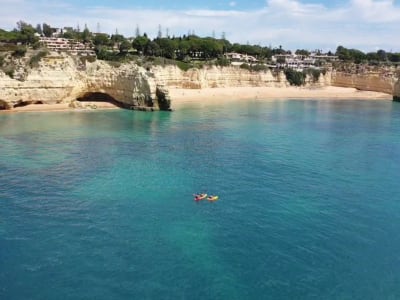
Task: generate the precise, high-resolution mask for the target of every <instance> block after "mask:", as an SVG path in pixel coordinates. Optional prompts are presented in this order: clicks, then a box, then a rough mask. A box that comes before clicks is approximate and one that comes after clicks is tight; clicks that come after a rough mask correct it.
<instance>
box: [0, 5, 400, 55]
mask: <svg viewBox="0 0 400 300" xmlns="http://www.w3.org/2000/svg"><path fill="white" fill-rule="evenodd" d="M307 1H308V0H267V1H266V2H265V3H264V5H263V6H262V7H259V8H258V9H253V10H248V9H246V10H240V9H239V8H238V5H233V4H234V3H235V4H236V2H234V1H232V2H230V7H231V8H230V9H227V10H217V9H210V8H208V9H181V10H168V9H167V10H161V9H150V8H138V7H131V8H130V9H127V8H124V9H118V8H113V7H108V6H107V7H106V6H97V7H85V6H84V4H80V5H79V6H75V5H73V4H72V2H68V1H67V0H64V1H59V2H57V4H49V3H48V2H47V1H46V2H45V1H40V0H38V1H35V2H33V1H28V0H13V1H11V0H0V7H2V9H1V11H0V20H1V21H0V27H1V28H5V29H12V28H13V27H15V24H16V22H17V21H19V20H24V21H27V22H29V23H31V24H33V25H35V24H37V23H43V22H46V23H48V24H50V25H52V26H58V27H61V26H73V27H76V26H77V24H80V27H81V28H83V26H84V24H87V25H88V27H89V29H91V30H92V31H95V30H96V28H97V24H100V27H101V31H103V32H108V33H114V32H115V30H116V29H118V32H119V33H122V34H124V35H126V36H133V35H134V33H135V28H136V24H138V25H139V27H140V30H141V32H146V33H147V34H148V35H149V36H150V37H154V36H156V34H157V31H158V25H159V24H160V25H161V26H162V28H163V29H164V30H166V29H167V28H168V31H169V33H170V35H176V36H179V35H183V34H187V32H188V31H192V30H194V31H195V32H196V34H198V35H200V36H211V34H212V32H213V31H215V32H216V36H217V37H218V36H220V35H221V34H222V32H224V33H225V34H226V37H227V38H228V39H229V40H230V41H231V42H239V43H246V42H249V43H252V44H260V45H265V46H268V45H271V46H273V47H277V46H279V45H282V46H283V47H284V48H286V49H292V50H295V49H298V48H305V49H310V50H313V49H316V48H318V49H324V50H335V49H336V47H337V46H338V45H343V46H345V47H349V48H350V47H351V48H357V49H361V50H363V51H373V50H375V49H376V48H382V49H385V50H393V51H398V52H400V39H395V38H394V37H396V36H397V33H398V24H399V22H400V8H399V7H398V5H396V4H395V1H390V0H348V1H347V2H346V3H345V4H342V5H341V6H339V5H336V6H334V7H331V6H329V7H328V6H326V5H324V4H322V2H321V3H319V4H318V3H317V4H315V3H308V2H307Z"/></svg>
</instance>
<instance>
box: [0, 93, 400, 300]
mask: <svg viewBox="0 0 400 300" xmlns="http://www.w3.org/2000/svg"><path fill="white" fill-rule="evenodd" d="M399 176H400V103H392V102H390V101H326V100H324V101H311V100H309V101H282V100H280V101H270V102H247V103H246V102H237V103H236V102H234V103H233V104H231V105H230V106H227V105H225V106H223V105H213V106H208V107H206V106H201V105H198V106H196V105H193V106H187V107H185V108H182V109H179V110H177V111H174V112H172V113H168V112H154V113H143V112H132V111H124V110H117V111H94V112H57V113H18V114H0V299H40V300H44V299H400V184H399ZM202 191H205V192H208V193H209V194H211V193H214V194H218V195H219V197H220V200H219V201H217V202H215V203H209V202H207V201H203V202H200V203H196V202H194V201H193V197H192V194H193V193H195V192H202Z"/></svg>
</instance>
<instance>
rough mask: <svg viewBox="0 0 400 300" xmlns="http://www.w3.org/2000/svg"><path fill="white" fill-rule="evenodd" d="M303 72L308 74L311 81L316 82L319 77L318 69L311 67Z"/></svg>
mask: <svg viewBox="0 0 400 300" xmlns="http://www.w3.org/2000/svg"><path fill="white" fill-rule="evenodd" d="M305 74H308V75H310V76H311V77H312V81H313V82H318V80H319V77H320V76H321V71H320V70H318V69H314V68H312V69H308V70H307V71H306V72H305Z"/></svg>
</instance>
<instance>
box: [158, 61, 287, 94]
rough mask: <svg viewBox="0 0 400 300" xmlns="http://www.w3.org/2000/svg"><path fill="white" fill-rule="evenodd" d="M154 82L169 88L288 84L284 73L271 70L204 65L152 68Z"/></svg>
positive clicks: (278, 85) (277, 85)
mask: <svg viewBox="0 0 400 300" xmlns="http://www.w3.org/2000/svg"><path fill="white" fill-rule="evenodd" d="M152 72H153V73H154V75H155V78H156V82H157V83H158V84H163V85H165V86H167V87H171V88H183V89H201V88H214V87H233V86H236V87H238V86H239V87H240V86H245V87H248V86H254V87H256V86H274V87H284V86H287V85H288V82H287V81H286V78H285V75H284V74H281V73H278V74H275V75H274V74H272V72H271V71H265V72H251V71H248V70H245V69H241V68H237V67H223V68H222V67H215V66H213V67H205V68H203V69H189V70H188V71H186V72H184V71H182V70H180V69H179V68H178V67H175V66H167V67H155V68H153V69H152Z"/></svg>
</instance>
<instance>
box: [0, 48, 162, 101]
mask: <svg viewBox="0 0 400 300" xmlns="http://www.w3.org/2000/svg"><path fill="white" fill-rule="evenodd" d="M19 69H22V73H21V72H19V73H18V74H17V75H18V76H15V78H16V79H12V78H10V76H8V75H6V74H5V73H4V72H1V71H0V106H2V107H3V108H13V107H14V106H18V105H24V104H30V103H61V102H67V103H70V102H73V101H75V100H77V99H81V100H84V99H86V98H90V97H91V95H92V94H97V95H98V94H100V95H101V94H104V95H105V96H106V97H107V98H108V99H111V100H113V101H115V102H116V103H118V104H120V105H121V106H123V107H130V108H140V107H154V108H155V109H158V108H159V106H158V99H157V97H156V89H157V86H156V82H155V80H154V78H153V77H152V74H149V73H148V72H147V71H146V70H145V69H144V68H141V67H139V66H138V65H136V64H134V63H126V64H114V65H113V64H109V63H107V62H104V61H100V60H96V61H94V62H88V61H82V60H81V59H79V58H77V57H75V58H74V57H71V56H68V55H66V54H57V53H52V54H50V55H47V56H46V57H43V58H42V59H41V60H40V62H39V63H38V66H37V67H35V68H26V67H25V68H22V67H21V66H19ZM163 108H164V109H166V107H165V105H164V106H163ZM167 109H168V108H167Z"/></svg>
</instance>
